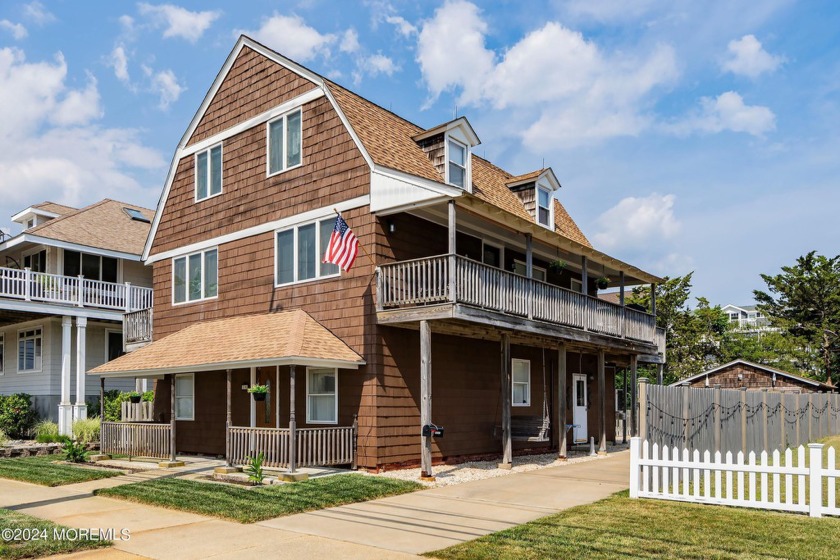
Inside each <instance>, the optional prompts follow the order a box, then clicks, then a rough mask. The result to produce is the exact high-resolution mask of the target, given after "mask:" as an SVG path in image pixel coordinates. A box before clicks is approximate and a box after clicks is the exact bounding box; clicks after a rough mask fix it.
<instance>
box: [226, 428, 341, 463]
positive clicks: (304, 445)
mask: <svg viewBox="0 0 840 560" xmlns="http://www.w3.org/2000/svg"><path fill="white" fill-rule="evenodd" d="M228 435H229V438H228V439H229V442H230V443H229V445H230V450H229V452H228V453H229V455H230V456H229V457H228V461H229V462H230V464H231V465H244V464H246V463H247V462H248V457H255V456H256V455H257V454H258V453H263V454H264V456H265V458H264V463H263V464H264V465H265V466H267V467H275V468H288V466H289V445H290V441H291V434H290V430H289V428H249V427H243V426H231V427H230V428H229V429H228ZM295 440H296V446H295V449H296V450H297V453H296V461H295V464H296V466H298V467H315V466H318V467H325V466H330V465H353V466H355V464H356V428H355V427H354V426H348V427H329V428H297V429H296V430H295Z"/></svg>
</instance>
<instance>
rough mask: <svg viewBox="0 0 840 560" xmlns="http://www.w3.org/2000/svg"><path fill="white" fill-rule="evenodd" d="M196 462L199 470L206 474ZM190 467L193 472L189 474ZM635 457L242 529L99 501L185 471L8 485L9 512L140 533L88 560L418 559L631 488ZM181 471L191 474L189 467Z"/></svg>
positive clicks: (3, 503)
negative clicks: (109, 491)
mask: <svg viewBox="0 0 840 560" xmlns="http://www.w3.org/2000/svg"><path fill="white" fill-rule="evenodd" d="M199 468H200V466H199V465H195V469H199ZM187 470H189V468H188V469H187ZM628 471H629V454H628V453H627V452H621V453H616V454H614V455H611V456H610V457H607V458H602V459H597V460H594V461H588V462H583V463H576V464H569V465H564V466H560V467H551V468H546V469H540V470H536V471H530V472H526V473H516V474H511V475H509V476H504V477H499V478H491V479H486V480H480V481H476V482H468V483H464V484H460V485H455V486H448V487H445V488H434V489H430V490H424V491H420V492H415V493H412V494H406V495H402V496H394V497H391V498H384V499H381V500H374V501H371V502H365V503H360V504H352V505H347V506H341V507H336V508H331V509H327V510H321V511H316V512H311V513H305V514H299V515H293V516H288V517H281V518H277V519H271V520H267V521H263V522H259V523H255V524H251V525H242V524H239V523H234V522H230V521H223V520H219V519H213V518H208V517H204V516H201V515H197V514H193V513H187V512H180V511H174V510H168V509H163V508H157V507H153V506H145V505H141V504H134V503H131V502H126V501H122V500H114V499H110V498H103V497H98V496H93V495H91V492H92V491H93V489H94V488H102V487H106V486H113V485H117V484H120V483H123V484H124V483H126V482H135V481H139V480H143V479H148V478H156V477H158V476H162V475H163V476H171V475H172V474H176V473H177V472H178V471H169V472H161V471H156V472H154V473H152V472H149V471H146V472H143V473H135V474H133V475H128V476H125V477H115V478H111V479H105V480H98V481H91V482H86V483H81V484H73V485H69V486H60V487H57V488H46V487H43V486H36V485H32V484H26V483H22V482H15V481H11V480H6V479H0V507H5V508H9V509H13V510H16V511H20V512H22V513H27V514H30V515H34V516H36V517H40V518H43V519H49V520H51V521H54V522H56V523H60V524H62V525H67V526H70V527H79V528H82V527H87V528H114V529H116V530H117V531H119V530H120V529H122V528H127V529H129V530H130V531H131V538H130V539H129V540H122V541H117V542H115V545H114V548H113V549H106V550H100V551H89V552H83V553H78V554H75V555H70V556H69V557H70V558H80V559H81V558H84V559H104V558H116V559H130V558H161V559H169V558H172V559H185V560H186V559H193V558H194V559H204V558H213V559H227V558H241V557H243V556H245V555H265V556H268V557H272V558H322V557H327V558H330V557H331V558H342V559H344V558H349V559H354V558H358V559H360V560H362V559H371V560H377V559H380V558H381V559H385V558H395V559H401V558H416V556H414V555H415V554H418V553H422V552H428V551H432V550H437V549H440V548H444V547H447V546H450V545H453V544H457V543H460V542H464V541H468V540H472V539H475V538H477V537H480V536H482V535H486V534H488V533H492V532H495V531H499V530H502V529H506V528H509V527H512V526H514V525H518V524H520V523H524V522H526V521H531V520H533V519H537V518H539V517H543V516H546V515H550V514H552V513H555V512H557V511H560V510H563V509H566V508H569V507H573V506H576V505H581V504H587V503H591V502H594V501H596V500H599V499H601V498H604V497H606V496H609V495H610V494H612V493H613V492H617V491H619V490H622V489H624V488H626V487H627V473H628ZM180 472H181V473H183V472H184V471H183V470H181V471H180Z"/></svg>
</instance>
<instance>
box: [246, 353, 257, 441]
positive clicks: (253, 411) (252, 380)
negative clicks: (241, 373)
mask: <svg viewBox="0 0 840 560" xmlns="http://www.w3.org/2000/svg"><path fill="white" fill-rule="evenodd" d="M249 382H250V387H253V386H254V385H256V384H257V368H256V367H251V377H250V381H249ZM248 397H249V398H248V402H249V404H250V409H249V411H250V414H251V416H250V420H249V422H250V426H251V427H252V428H256V427H257V403H256V401H254V399H253V398H252V397H251V395H248ZM252 443H253V442H252Z"/></svg>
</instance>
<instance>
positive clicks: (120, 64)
mask: <svg viewBox="0 0 840 560" xmlns="http://www.w3.org/2000/svg"><path fill="white" fill-rule="evenodd" d="M108 65H109V66H111V67H112V68H113V69H114V75H115V76H116V77H117V79H118V80H119V81H121V82H123V83H124V84H128V83H129V82H130V77H129V75H128V55H126V54H125V48H124V47H123V46H122V45H117V46H116V47H114V50H113V51H111V56H110V57H109V59H108Z"/></svg>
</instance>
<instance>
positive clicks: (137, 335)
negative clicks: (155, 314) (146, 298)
mask: <svg viewBox="0 0 840 560" xmlns="http://www.w3.org/2000/svg"><path fill="white" fill-rule="evenodd" d="M151 341H152V308H151V307H150V308H148V309H140V310H139V311H131V312H128V313H125V314H124V315H123V349H125V351H126V352H128V351H130V350H132V349H133V348H132V347H134V346H137V345H142V344H145V343H147V342H151Z"/></svg>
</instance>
